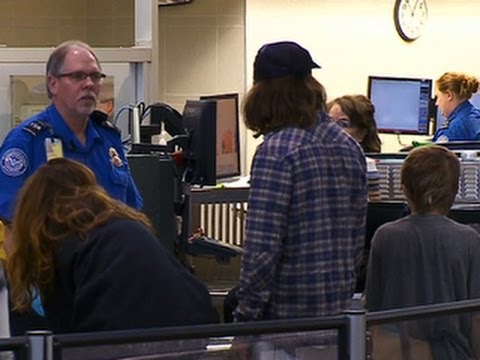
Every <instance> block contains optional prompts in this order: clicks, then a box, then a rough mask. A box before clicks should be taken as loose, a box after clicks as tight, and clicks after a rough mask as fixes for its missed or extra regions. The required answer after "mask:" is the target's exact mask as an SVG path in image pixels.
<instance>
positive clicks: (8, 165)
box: [0, 148, 28, 177]
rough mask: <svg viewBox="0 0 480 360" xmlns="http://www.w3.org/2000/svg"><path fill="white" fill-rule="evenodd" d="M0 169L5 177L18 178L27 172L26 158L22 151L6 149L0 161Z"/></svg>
mask: <svg viewBox="0 0 480 360" xmlns="http://www.w3.org/2000/svg"><path fill="white" fill-rule="evenodd" d="M0 168H1V169H2V172H3V173H4V174H5V175H7V176H11V177H16V176H20V175H22V174H23V173H24V172H25V171H27V168H28V157H27V155H26V154H25V152H24V151H23V150H22V149H19V148H11V149H8V150H7V151H5V153H4V154H3V156H2V158H1V159H0Z"/></svg>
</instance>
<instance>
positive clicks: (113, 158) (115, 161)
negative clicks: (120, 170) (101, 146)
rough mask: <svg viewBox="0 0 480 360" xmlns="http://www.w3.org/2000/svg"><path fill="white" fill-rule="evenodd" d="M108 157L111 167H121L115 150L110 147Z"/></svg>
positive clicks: (121, 163)
mask: <svg viewBox="0 0 480 360" xmlns="http://www.w3.org/2000/svg"><path fill="white" fill-rule="evenodd" d="M108 155H109V156H110V161H111V162H112V164H113V166H115V167H121V166H122V165H123V161H122V159H121V158H120V155H118V152H117V150H116V149H115V148H113V147H111V148H110V149H108Z"/></svg>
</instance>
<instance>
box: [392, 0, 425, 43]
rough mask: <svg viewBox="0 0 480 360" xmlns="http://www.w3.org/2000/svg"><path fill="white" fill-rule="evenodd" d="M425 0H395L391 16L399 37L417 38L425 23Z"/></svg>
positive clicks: (406, 38)
mask: <svg viewBox="0 0 480 360" xmlns="http://www.w3.org/2000/svg"><path fill="white" fill-rule="evenodd" d="M427 16H428V12H427V0H396V1H395V8H394V13H393V18H394V20H395V28H396V29H397V31H398V34H399V35H400V37H401V38H402V39H404V40H406V41H413V40H415V39H417V38H418V37H419V36H420V35H421V34H422V32H423V30H424V28H425V26H426V24H427Z"/></svg>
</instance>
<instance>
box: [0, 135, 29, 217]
mask: <svg viewBox="0 0 480 360" xmlns="http://www.w3.org/2000/svg"><path fill="white" fill-rule="evenodd" d="M29 137H31V135H29V134H28V133H22V130H21V129H14V130H13V131H12V132H11V133H10V134H9V135H8V136H7V138H6V139H5V141H4V142H3V144H2V146H1V148H0V184H2V186H0V217H1V218H3V219H6V220H9V221H11V220H12V218H13V212H14V204H15V201H16V197H17V194H18V191H19V190H20V188H21V187H22V185H23V184H24V182H25V181H26V180H27V178H28V177H29V176H30V175H31V173H32V171H33V170H32V169H34V168H35V164H34V156H33V152H34V148H33V146H34V144H33V142H32V141H30V140H31V139H29Z"/></svg>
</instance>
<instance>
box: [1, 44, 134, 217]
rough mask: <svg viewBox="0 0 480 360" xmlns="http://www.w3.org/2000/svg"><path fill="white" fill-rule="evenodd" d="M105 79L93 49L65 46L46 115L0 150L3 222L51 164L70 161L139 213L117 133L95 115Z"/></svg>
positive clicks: (51, 77) (55, 60) (57, 55)
mask: <svg viewBox="0 0 480 360" xmlns="http://www.w3.org/2000/svg"><path fill="white" fill-rule="evenodd" d="M104 78H105V74H104V73H103V72H102V68H101V65H100V63H99V61H98V58H97V56H96V55H95V54H94V52H93V50H92V49H91V48H90V46H89V45H87V44H85V43H83V42H80V41H67V42H64V43H62V44H61V45H59V46H58V47H57V48H56V49H55V50H54V51H53V52H52V54H51V55H50V58H49V59H48V62H47V69H46V82H47V84H46V85H47V94H48V96H49V98H50V99H51V100H52V103H51V105H50V106H48V107H47V108H46V109H45V110H44V111H42V112H40V113H39V114H36V115H34V116H33V117H31V118H29V119H27V120H25V121H24V122H23V123H22V124H20V126H18V127H16V128H14V129H13V130H11V132H10V133H9V134H8V135H7V137H6V139H5V141H4V143H3V144H2V146H1V148H0V183H1V184H2V186H1V188H0V218H1V219H2V220H3V221H4V222H5V221H6V222H9V221H11V220H12V216H13V212H14V206H15V197H16V194H17V191H18V189H19V188H20V187H21V186H22V184H23V183H24V182H25V180H26V179H27V178H28V177H29V176H30V175H31V174H32V173H33V172H34V171H35V170H36V169H37V168H38V167H39V166H40V165H41V164H43V163H45V162H46V161H47V160H48V159H51V158H54V157H62V156H64V157H68V158H71V159H74V160H77V161H80V162H82V163H84V164H86V165H87V166H88V167H90V168H91V169H92V170H93V171H94V173H95V175H96V176H97V179H98V182H99V183H100V184H101V185H102V186H103V187H104V188H105V189H106V190H107V192H108V193H109V194H110V195H111V196H112V197H114V198H116V199H119V200H121V201H123V202H125V203H126V204H128V205H130V206H132V207H134V208H137V209H139V208H141V206H142V198H141V196H140V193H139V191H138V189H137V187H136V185H135V183H134V181H133V179H132V176H131V173H130V170H129V167H128V164H127V161H126V157H125V153H124V151H123V148H122V142H121V138H120V135H119V131H118V129H117V128H116V127H115V126H114V125H113V124H112V123H110V122H109V121H108V118H107V116H105V115H104V114H103V113H101V112H99V111H95V108H96V106H97V102H98V97H99V93H100V90H101V87H102V83H103V79H104Z"/></svg>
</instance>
